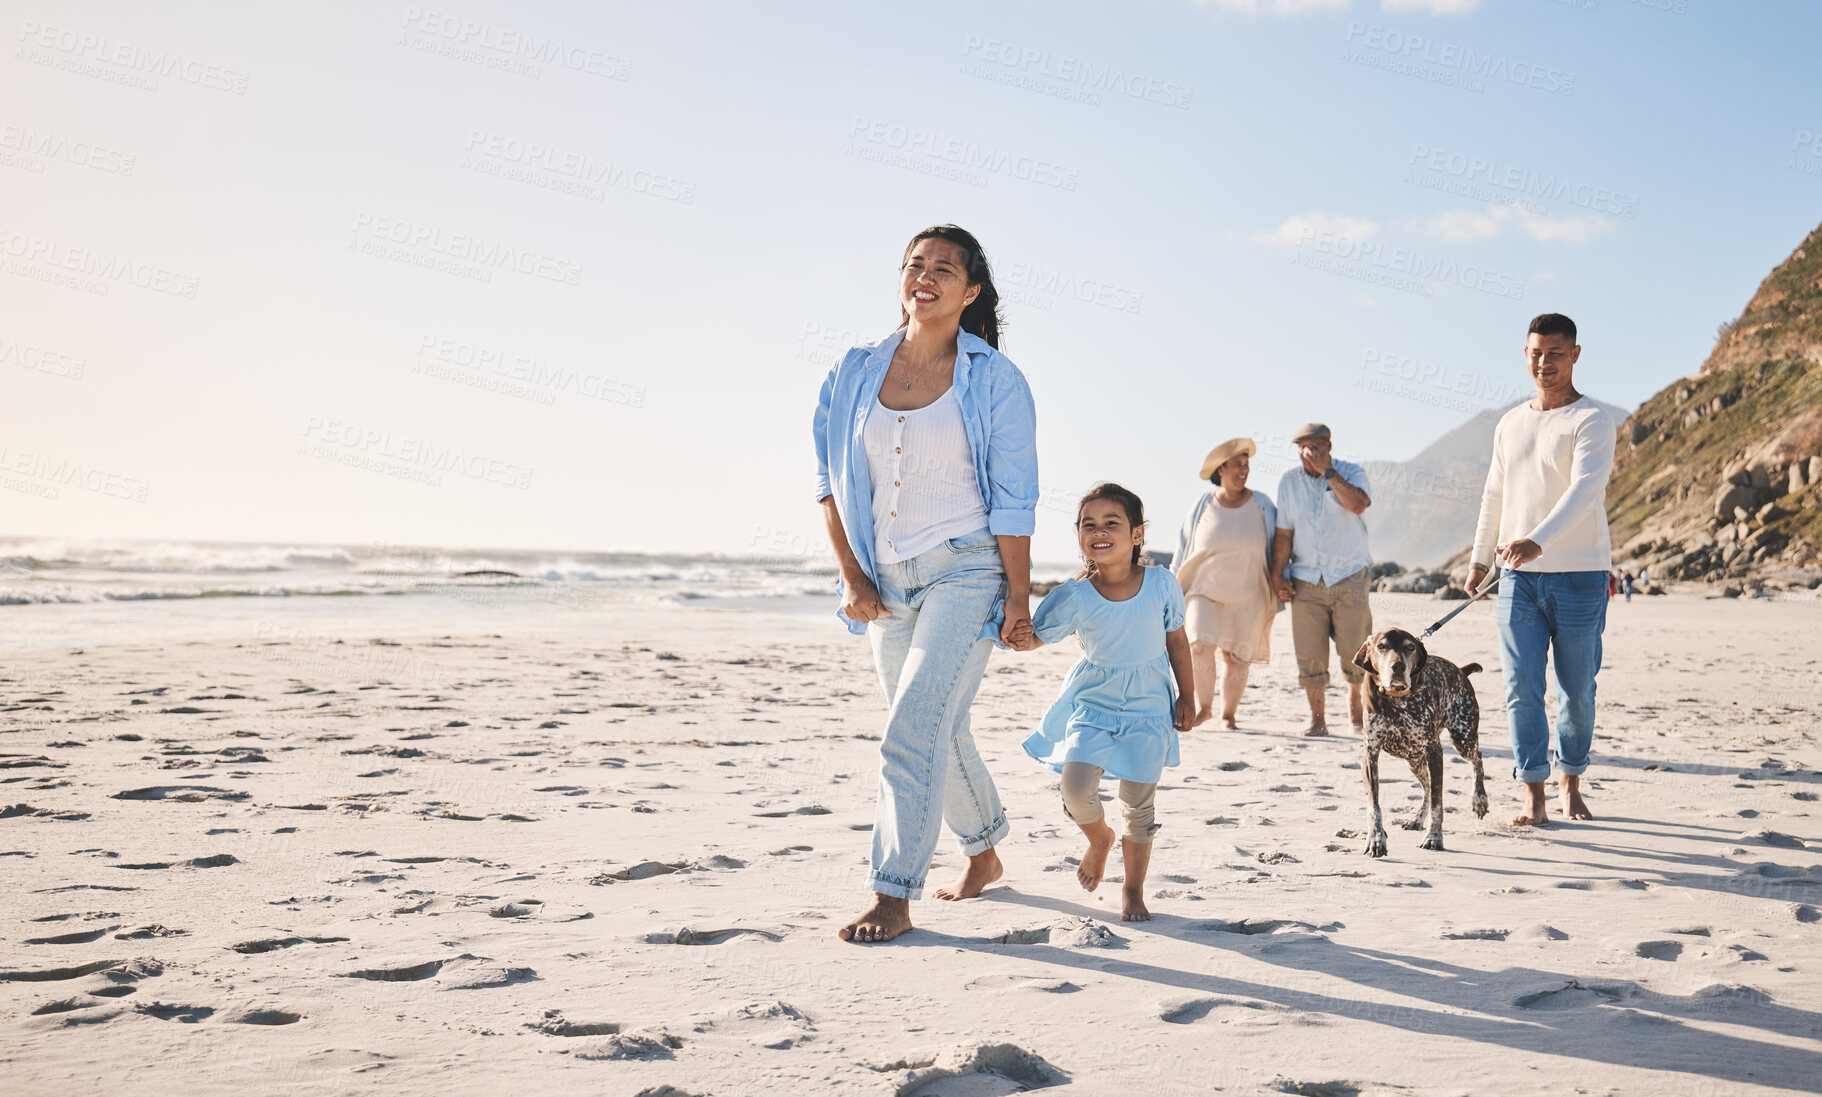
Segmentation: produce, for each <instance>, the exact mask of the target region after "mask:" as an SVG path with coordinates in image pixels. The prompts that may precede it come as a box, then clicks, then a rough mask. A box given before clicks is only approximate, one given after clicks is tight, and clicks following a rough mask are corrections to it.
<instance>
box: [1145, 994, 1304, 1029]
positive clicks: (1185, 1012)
mask: <svg viewBox="0 0 1822 1097" xmlns="http://www.w3.org/2000/svg"><path fill="white" fill-rule="evenodd" d="M1279 1012H1282V1010H1281V1009H1279V1007H1277V1006H1273V1005H1270V1004H1268V1003H1266V1002H1261V1001H1257V1000H1256V999H1250V998H1207V997H1200V996H1191V997H1187V998H1166V999H1165V1000H1164V1001H1162V1002H1159V1003H1158V1020H1160V1021H1163V1022H1164V1023H1165V1024H1169V1025H1190V1024H1195V1023H1196V1022H1197V1021H1210V1022H1213V1023H1217V1024H1230V1023H1232V1022H1234V1021H1249V1020H1267V1021H1269V1020H1271V1016H1270V1015H1271V1014H1273V1013H1279Z"/></svg>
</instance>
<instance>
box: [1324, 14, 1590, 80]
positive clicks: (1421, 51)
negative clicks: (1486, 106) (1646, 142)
mask: <svg viewBox="0 0 1822 1097" xmlns="http://www.w3.org/2000/svg"><path fill="white" fill-rule="evenodd" d="M1343 41H1345V42H1347V43H1348V44H1349V45H1360V46H1364V47H1365V48H1366V49H1370V50H1376V51H1378V52H1379V53H1380V54H1383V55H1386V56H1388V57H1392V58H1396V59H1397V62H1398V63H1397V64H1396V65H1383V64H1378V63H1372V64H1371V65H1370V67H1380V68H1389V69H1392V70H1393V71H1398V72H1401V73H1404V74H1405V75H1410V76H1416V77H1419V78H1422V79H1428V80H1432V81H1435V82H1438V83H1458V84H1463V86H1466V87H1468V88H1470V89H1471V90H1473V91H1479V90H1481V89H1480V87H1479V86H1478V85H1477V83H1476V82H1477V81H1478V80H1481V79H1486V80H1503V81H1505V82H1507V83H1510V84H1517V85H1519V86H1521V87H1529V88H1537V89H1538V90H1539V91H1547V92H1551V93H1553V94H1556V95H1573V94H1574V93H1575V74H1574V73H1572V72H1564V71H1563V70H1561V69H1555V68H1551V67H1550V66H1548V65H1538V64H1533V63H1532V62H1529V61H1523V60H1513V59H1512V58H1509V57H1507V56H1506V55H1505V54H1503V53H1482V52H1480V51H1478V50H1476V49H1474V48H1473V47H1471V46H1462V45H1458V44H1456V43H1454V42H1437V41H1434V40H1433V39H1429V38H1425V37H1424V36H1423V35H1421V34H1407V33H1405V32H1404V31H1400V30H1394V29H1390V28H1387V27H1382V26H1379V25H1378V24H1376V23H1362V22H1360V21H1359V20H1357V19H1356V20H1352V21H1350V22H1349V23H1348V30H1347V36H1346V37H1345V38H1344V39H1343ZM1371 57H1372V55H1370V54H1361V53H1358V52H1355V51H1348V50H1343V51H1342V60H1345V61H1355V62H1358V63H1361V64H1368V63H1369V59H1370V58H1371ZM1424 65H1429V66H1433V67H1434V69H1435V70H1446V71H1440V72H1434V71H1426V70H1424V69H1423V68H1422V67H1421V66H1424ZM1457 75H1459V77H1460V79H1456V78H1455V77H1456V76H1457Z"/></svg>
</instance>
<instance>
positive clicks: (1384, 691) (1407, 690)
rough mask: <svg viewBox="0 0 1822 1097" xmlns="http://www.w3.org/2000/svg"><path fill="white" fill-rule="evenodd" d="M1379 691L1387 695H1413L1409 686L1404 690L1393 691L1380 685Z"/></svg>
mask: <svg viewBox="0 0 1822 1097" xmlns="http://www.w3.org/2000/svg"><path fill="white" fill-rule="evenodd" d="M1379 692H1381V693H1383V694H1385V695H1386V696H1387V697H1409V696H1410V695H1411V691H1410V689H1409V688H1408V687H1407V688H1406V689H1405V690H1404V691H1403V692H1400V693H1393V692H1392V691H1391V690H1389V689H1387V688H1385V687H1384V686H1380V687H1379Z"/></svg>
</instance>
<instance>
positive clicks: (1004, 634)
mask: <svg viewBox="0 0 1822 1097" xmlns="http://www.w3.org/2000/svg"><path fill="white" fill-rule="evenodd" d="M898 294H899V317H900V320H899V328H898V330H897V331H895V332H893V333H892V334H891V335H888V336H886V337H885V338H884V339H882V340H880V341H879V342H877V343H873V344H871V345H868V346H860V347H855V348H854V349H852V350H850V351H848V353H847V354H846V355H845V356H844V357H843V358H842V360H841V362H840V364H838V365H837V366H836V367H835V368H834V369H833V370H831V371H830V372H829V376H828V379H827V380H825V381H824V382H823V386H822V394H821V397H820V399H819V401H818V403H817V406H816V419H815V437H816V461H817V477H816V498H817V500H818V501H819V502H820V503H821V504H822V508H823V516H824V520H825V522H826V523H827V526H828V531H829V542H830V544H831V546H832V547H833V549H834V552H835V558H836V561H837V563H838V565H839V567H840V571H841V608H840V610H839V611H838V616H839V617H840V618H841V620H842V621H843V622H844V623H845V624H846V625H847V627H848V630H849V631H850V632H852V633H854V634H856V635H860V634H865V635H866V636H867V637H868V638H869V639H870V640H871V642H872V645H873V661H874V664H875V666H876V667H877V668H878V670H879V677H880V684H881V686H883V687H884V690H885V695H886V705H887V709H888V712H887V717H886V728H885V732H884V734H883V736H882V737H881V742H880V781H879V807H878V811H877V814H876V816H875V822H874V826H873V853H872V870H871V872H870V873H869V874H868V885H869V886H870V887H871V888H872V889H873V891H874V893H875V897H874V902H873V905H872V906H871V907H869V908H868V909H867V910H866V911H865V912H864V913H862V914H861V915H860V916H859V917H858V918H856V919H854V920H853V921H851V922H849V923H848V924H847V925H846V926H844V927H842V929H841V931H840V936H841V937H842V938H843V939H845V940H851V941H888V940H891V939H892V938H894V937H896V936H898V935H899V934H901V933H903V932H905V931H906V930H908V929H910V928H911V907H910V901H911V900H913V899H919V898H922V897H923V889H924V878H925V875H926V874H927V873H928V871H929V868H930V858H931V856H932V855H933V854H934V853H935V851H936V842H937V837H938V833H939V831H940V829H941V826H942V824H943V823H945V822H946V823H947V824H948V825H949V828H950V830H951V831H953V832H954V833H955V835H956V838H957V839H958V840H959V842H960V844H961V848H962V852H963V853H964V854H966V855H967V857H968V867H967V868H966V869H965V870H964V871H963V873H962V878H961V880H960V881H958V882H957V883H956V885H955V886H954V887H952V888H946V889H938V891H937V892H936V895H937V898H939V899H968V898H972V897H974V896H976V895H979V894H980V892H981V890H982V889H983V888H985V887H986V886H987V885H989V884H991V883H993V881H995V880H997V879H999V877H1000V873H1001V871H1002V870H1001V866H1000V860H999V856H998V855H997V854H996V853H994V851H993V847H994V845H996V844H997V843H998V842H999V841H1000V839H1001V838H1004V837H1005V836H1006V834H1007V832H1008V831H1009V830H1010V827H1009V825H1008V824H1007V822H1006V813H1005V811H1004V810H1003V809H1002V808H1001V807H1000V800H999V792H998V790H997V789H995V788H994V784H993V778H992V777H991V776H989V775H988V773H987V770H986V767H985V766H984V765H982V763H981V758H980V753H979V751H977V750H976V749H975V746H974V737H973V735H972V733H971V732H970V731H969V726H968V709H969V706H970V705H971V704H972V703H973V701H974V693H975V690H976V689H978V688H979V686H980V682H981V676H982V675H983V674H984V673H985V672H986V669H987V656H988V653H989V652H991V651H992V649H993V639H994V637H995V635H996V632H997V634H998V635H999V637H1000V638H1001V639H1002V640H1003V641H1004V642H1006V643H1007V644H1008V645H1010V646H1012V647H1015V648H1019V649H1021V650H1025V649H1029V648H1030V647H1033V646H1035V645H1036V641H1035V638H1034V637H1033V635H1032V632H1031V532H1032V529H1033V527H1034V526H1035V525H1036V515H1037V498H1038V473H1037V427H1036V412H1035V409H1034V408H1033V406H1032V402H1031V390H1030V388H1029V387H1028V386H1027V385H1026V384H1025V377H1024V375H1023V374H1022V373H1020V372H1019V370H1018V367H1017V366H1014V365H1013V364H1012V361H1011V360H1010V359H1008V358H1007V357H1006V356H1005V355H1004V354H1001V353H1000V351H999V315H998V306H999V293H998V291H996V290H995V289H994V286H993V272H992V270H991V268H990V267H989V266H988V264H987V257H986V255H985V253H984V252H983V251H982V250H981V246H980V243H979V241H977V240H975V238H974V237H973V236H972V235H970V234H969V233H967V232H965V231H964V230H962V229H959V228H957V227H955V226H954V225H938V226H934V227H931V228H928V229H925V230H924V231H922V232H920V233H918V234H917V235H916V236H915V237H913V238H912V240H911V243H910V244H909V245H908V246H907V247H906V248H905V255H904V260H903V262H902V264H901V266H900V268H899V285H898ZM1002 602H1003V603H1004V609H1005V616H1004V624H1003V625H1001V626H997V628H996V625H995V624H994V622H993V618H994V617H995V610H996V608H997V607H998V606H1000V604H1001V603H1002Z"/></svg>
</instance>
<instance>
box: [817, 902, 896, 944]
mask: <svg viewBox="0 0 1822 1097" xmlns="http://www.w3.org/2000/svg"><path fill="white" fill-rule="evenodd" d="M910 928H911V901H910V900H909V899H898V898H894V897H893V896H890V895H881V894H879V893H878V892H874V893H873V905H872V906H870V907H868V908H867V909H866V910H865V911H863V912H862V913H861V916H860V917H858V918H856V919H854V920H853V921H852V922H849V923H848V924H847V925H845V926H843V927H841V928H840V929H838V930H836V931H835V936H837V937H840V938H841V939H842V940H844V941H855V942H861V943H866V942H873V941H890V940H891V939H892V938H894V937H897V936H898V935H899V934H901V933H904V932H905V931H907V930H909V929H910Z"/></svg>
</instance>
